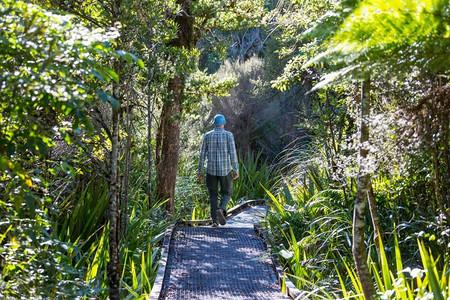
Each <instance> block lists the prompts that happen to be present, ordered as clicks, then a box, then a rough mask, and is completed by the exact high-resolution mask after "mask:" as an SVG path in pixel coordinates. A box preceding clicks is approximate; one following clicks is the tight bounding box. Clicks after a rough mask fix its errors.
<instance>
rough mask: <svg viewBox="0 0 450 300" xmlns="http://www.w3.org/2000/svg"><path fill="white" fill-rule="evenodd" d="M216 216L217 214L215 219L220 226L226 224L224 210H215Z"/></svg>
mask: <svg viewBox="0 0 450 300" xmlns="http://www.w3.org/2000/svg"><path fill="white" fill-rule="evenodd" d="M216 214H217V218H218V219H219V224H220V225H225V224H227V220H225V210H224V209H222V208H219V209H218V210H216Z"/></svg>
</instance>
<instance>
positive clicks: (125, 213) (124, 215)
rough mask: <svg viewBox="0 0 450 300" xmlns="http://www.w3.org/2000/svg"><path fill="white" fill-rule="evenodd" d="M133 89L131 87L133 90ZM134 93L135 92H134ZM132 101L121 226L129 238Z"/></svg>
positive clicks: (128, 127)
mask: <svg viewBox="0 0 450 300" xmlns="http://www.w3.org/2000/svg"><path fill="white" fill-rule="evenodd" d="M132 88H133V87H131V89H132ZM132 93H133V91H132ZM130 105H131V104H130V100H129V99H128V101H127V112H126V114H127V117H126V125H125V126H126V131H127V144H126V148H125V177H124V183H123V198H122V199H123V201H121V203H122V205H121V206H122V209H121V214H120V215H121V226H122V236H123V237H126V236H127V223H128V188H129V181H130V160H131V126H130V113H131V111H130Z"/></svg>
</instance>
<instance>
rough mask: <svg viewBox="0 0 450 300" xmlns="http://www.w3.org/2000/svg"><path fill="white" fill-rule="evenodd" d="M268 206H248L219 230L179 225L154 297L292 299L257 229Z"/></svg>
mask: <svg viewBox="0 0 450 300" xmlns="http://www.w3.org/2000/svg"><path fill="white" fill-rule="evenodd" d="M264 209H265V207H264V206H258V207H253V208H247V209H246V210H244V211H242V212H241V213H239V214H237V215H235V216H233V217H232V218H230V219H229V220H228V222H227V225H225V226H220V227H218V228H212V227H209V226H201V227H183V226H181V227H177V228H175V229H174V231H173V232H172V234H171V240H170V247H169V249H170V250H169V253H168V257H167V266H166V270H165V275H164V278H163V280H162V286H161V287H160V292H159V293H158V295H155V293H153V291H152V297H153V299H249V300H250V299H251V300H254V299H289V297H287V296H285V295H283V294H281V287H280V285H279V283H278V277H277V273H276V270H275V269H274V266H273V263H272V260H271V258H270V257H269V256H268V255H267V251H266V250H265V246H264V244H263V242H262V240H261V239H260V238H259V237H258V236H257V234H256V232H255V230H254V223H256V222H257V218H258V215H260V214H262V213H264ZM155 285H156V284H155Z"/></svg>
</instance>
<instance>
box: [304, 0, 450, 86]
mask: <svg viewBox="0 0 450 300" xmlns="http://www.w3.org/2000/svg"><path fill="white" fill-rule="evenodd" d="M448 7H449V6H448V1H447V0H427V1H417V0H408V1H398V0H392V1H363V2H361V3H360V4H359V6H358V7H357V8H356V10H355V11H354V12H353V13H352V14H350V15H349V16H348V17H347V18H346V19H345V20H344V22H343V24H341V26H340V28H339V30H338V31H337V32H335V33H334V34H333V35H332V37H331V39H330V40H329V41H327V42H326V43H324V47H325V49H326V50H325V51H323V52H322V53H321V54H319V55H317V56H316V57H315V58H313V59H312V60H311V61H310V62H308V63H306V66H308V65H311V64H313V63H314V62H318V61H328V62H332V63H333V64H335V66H334V67H333V68H334V69H337V70H338V71H336V72H333V73H329V74H328V75H327V76H325V77H324V78H323V80H322V82H321V84H320V85H318V86H316V88H320V87H322V86H324V85H327V84H328V83H330V82H331V81H333V80H335V79H337V78H338V77H341V76H343V77H346V78H350V79H359V80H360V79H362V78H367V76H368V75H369V74H370V75H371V76H373V77H376V76H393V75H399V76H404V75H405V74H409V73H410V72H415V71H418V72H421V73H424V72H426V71H433V72H447V71H448V68H449V66H450V60H449V58H448V55H446V53H448V51H449V49H450V42H449V35H450V25H449V18H448V13H449V12H448Z"/></svg>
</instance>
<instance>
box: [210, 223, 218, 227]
mask: <svg viewBox="0 0 450 300" xmlns="http://www.w3.org/2000/svg"><path fill="white" fill-rule="evenodd" d="M217 226H219V224H218V223H217V222H213V223H212V225H211V227H217Z"/></svg>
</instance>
